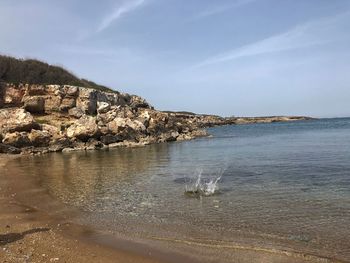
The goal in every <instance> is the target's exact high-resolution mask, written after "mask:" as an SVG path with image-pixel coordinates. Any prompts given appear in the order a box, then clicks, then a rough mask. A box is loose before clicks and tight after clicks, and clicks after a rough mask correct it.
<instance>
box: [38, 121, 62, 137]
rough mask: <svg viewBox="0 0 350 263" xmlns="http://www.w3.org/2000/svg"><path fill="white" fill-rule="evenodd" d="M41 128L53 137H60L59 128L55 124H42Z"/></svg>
mask: <svg viewBox="0 0 350 263" xmlns="http://www.w3.org/2000/svg"><path fill="white" fill-rule="evenodd" d="M41 130H42V131H44V132H47V133H48V134H49V135H50V136H51V137H53V138H60V137H61V132H60V129H59V128H57V127H56V126H52V125H49V124H42V125H41Z"/></svg>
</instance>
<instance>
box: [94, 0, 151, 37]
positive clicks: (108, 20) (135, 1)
mask: <svg viewBox="0 0 350 263" xmlns="http://www.w3.org/2000/svg"><path fill="white" fill-rule="evenodd" d="M145 3H146V0H127V1H126V2H124V3H123V4H122V5H120V6H118V7H117V8H115V9H114V10H113V12H112V13H110V14H108V15H106V16H105V17H104V18H103V19H102V22H101V23H100V25H99V26H98V28H97V33H98V32H101V31H103V30H105V29H106V28H108V27H109V26H110V25H111V24H112V23H113V22H114V21H115V20H118V19H119V18H121V17H123V16H124V15H126V14H127V13H130V12H132V11H134V10H136V9H137V8H139V7H140V6H142V5H143V4H145Z"/></svg>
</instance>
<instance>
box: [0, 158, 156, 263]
mask: <svg viewBox="0 0 350 263" xmlns="http://www.w3.org/2000/svg"><path fill="white" fill-rule="evenodd" d="M14 158H16V156H7V155H0V169H1V171H2V172H1V176H0V207H1V210H0V261H1V262H4V263H5V262H9V263H10V262H11V263H12V262H145V263H146V262H149V263H151V262H152V263H153V262H162V261H160V260H157V259H154V258H152V257H150V256H146V255H138V254H137V253H132V252H129V251H122V250H117V249H115V248H113V249H109V248H106V247H102V246H100V245H97V244H92V243H90V242H84V241H82V240H78V239H77V237H78V236H79V235H82V234H83V232H84V231H86V229H84V228H83V227H79V226H76V225H70V224H61V223H59V222H60V220H58V219H57V218H53V217H52V216H50V215H48V214H47V213H45V212H44V211H39V210H36V209H35V208H33V207H28V206H25V205H23V204H21V203H20V202H19V201H18V200H17V199H16V196H17V193H16V192H14V191H13V189H11V188H8V186H6V185H5V184H4V177H3V176H4V173H3V171H5V169H6V163H7V162H8V161H9V160H13V159H14ZM147 253H148V252H147V251H144V252H143V254H147ZM140 254H141V253H140Z"/></svg>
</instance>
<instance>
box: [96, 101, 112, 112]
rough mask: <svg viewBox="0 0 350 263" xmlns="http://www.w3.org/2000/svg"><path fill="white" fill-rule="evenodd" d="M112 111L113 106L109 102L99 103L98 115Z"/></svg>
mask: <svg viewBox="0 0 350 263" xmlns="http://www.w3.org/2000/svg"><path fill="white" fill-rule="evenodd" d="M110 109H111V105H110V104H109V103H108V102H103V101H101V102H97V113H106V112H108V111H109V110H110Z"/></svg>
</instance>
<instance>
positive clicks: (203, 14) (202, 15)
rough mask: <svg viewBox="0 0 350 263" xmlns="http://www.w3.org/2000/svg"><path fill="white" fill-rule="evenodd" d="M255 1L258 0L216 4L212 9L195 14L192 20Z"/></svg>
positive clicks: (238, 0)
mask: <svg viewBox="0 0 350 263" xmlns="http://www.w3.org/2000/svg"><path fill="white" fill-rule="evenodd" d="M254 1H256V0H237V1H235V2H233V3H231V4H228V5H220V6H214V7H212V8H210V9H207V10H204V11H202V12H200V13H198V14H196V15H195V16H193V17H192V19H191V20H199V19H202V18H205V17H209V16H213V15H217V14H220V13H223V12H226V11H228V10H230V9H234V8H237V7H240V6H243V5H246V4H249V3H251V2H254Z"/></svg>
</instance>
